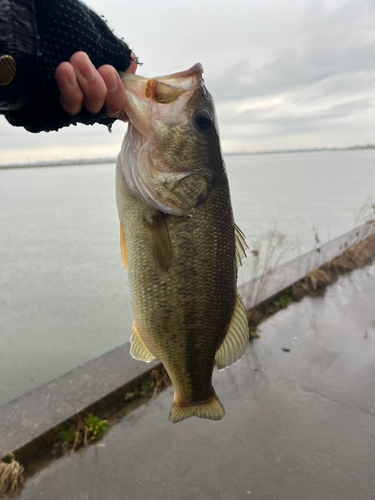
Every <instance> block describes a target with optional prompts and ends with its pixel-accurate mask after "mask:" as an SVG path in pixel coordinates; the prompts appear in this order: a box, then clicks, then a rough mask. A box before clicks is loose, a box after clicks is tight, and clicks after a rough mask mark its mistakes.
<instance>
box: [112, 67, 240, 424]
mask: <svg viewBox="0 0 375 500" xmlns="http://www.w3.org/2000/svg"><path fill="white" fill-rule="evenodd" d="M123 82H124V86H125V89H126V91H127V96H128V105H127V107H125V111H126V112H127V114H128V116H129V118H130V122H131V123H130V124H129V129H128V132H127V135H126V136H125V139H124V142H123V146H122V150H121V152H120V154H119V157H118V161H117V169H116V200H117V207H118V213H119V218H120V223H121V224H120V231H121V251H122V257H123V263H124V266H125V267H126V268H127V272H128V274H129V284H130V291H131V304H132V308H133V314H134V323H133V329H132V337H131V354H132V356H133V357H134V358H136V359H140V360H143V361H146V362H148V361H151V360H152V359H154V358H157V359H158V360H160V361H161V362H162V363H163V364H164V366H165V368H166V370H167V372H168V374H169V376H170V378H171V380H172V383H173V386H174V389H175V395H174V404H173V406H172V410H171V414H170V420H171V421H172V422H178V421H180V420H183V419H185V418H188V417H190V416H198V417H202V418H210V419H213V420H219V419H220V418H222V417H223V415H224V410H223V407H222V405H221V403H220V401H219V399H218V397H217V396H216V394H215V391H214V389H213V387H212V372H213V368H214V365H215V363H216V365H217V366H218V368H219V369H222V368H224V367H225V366H229V365H230V364H232V363H233V362H235V361H237V360H238V359H239V358H240V357H241V356H242V355H243V354H244V352H245V350H246V346H247V342H248V326H247V318H246V311H245V308H244V306H243V304H242V301H241V298H240V296H239V294H238V292H237V288H236V281H237V266H238V265H239V264H240V261H241V258H242V257H243V256H244V255H245V249H246V248H247V246H246V243H245V240H244V236H243V234H242V233H241V231H240V230H239V229H238V228H237V227H236V226H235V224H234V221H233V215H232V207H231V202H230V195H229V186H228V179H227V175H226V172H225V166H224V162H223V160H222V157H221V151H220V143H219V138H218V134H217V125H216V120H215V114H214V109H213V102H212V98H211V96H210V95H209V94H208V92H207V90H206V89H205V87H204V85H203V80H202V68H201V66H200V65H196V66H194V67H193V68H192V69H191V70H188V71H186V72H183V73H178V74H176V75H170V76H167V77H160V78H157V79H152V80H147V79H145V78H142V77H135V76H133V75H132V76H130V77H124V78H123ZM168 108H169V110H168ZM150 109H151V111H150ZM142 120H143V121H142ZM201 129H202V130H201Z"/></svg>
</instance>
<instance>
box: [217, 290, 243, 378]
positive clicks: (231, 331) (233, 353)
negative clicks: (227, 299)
mask: <svg viewBox="0 0 375 500" xmlns="http://www.w3.org/2000/svg"><path fill="white" fill-rule="evenodd" d="M248 343H249V325H248V322H247V315H246V309H245V306H244V305H243V303H242V299H241V297H240V294H239V293H238V292H237V299H236V304H235V306H234V310H233V314H232V318H231V320H230V324H229V327H228V330H227V333H226V335H225V337H224V340H223V342H222V344H221V346H220V347H219V349H218V350H217V351H216V355H215V362H216V366H217V367H218V369H219V370H223V369H224V368H225V367H227V366H230V365H232V364H233V363H235V362H236V361H238V360H239V359H240V358H242V356H243V355H244V354H245V351H246V348H247V345H248Z"/></svg>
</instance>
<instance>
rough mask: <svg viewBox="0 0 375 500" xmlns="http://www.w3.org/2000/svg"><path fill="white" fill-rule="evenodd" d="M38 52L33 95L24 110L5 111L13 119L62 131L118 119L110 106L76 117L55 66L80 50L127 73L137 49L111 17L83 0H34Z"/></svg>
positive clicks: (32, 126)
mask: <svg viewBox="0 0 375 500" xmlns="http://www.w3.org/2000/svg"><path fill="white" fill-rule="evenodd" d="M34 3H35V19H36V26H37V35H38V42H39V44H38V54H37V63H36V69H35V77H34V80H33V81H34V84H33V88H32V92H31V95H30V98H29V99H28V100H27V102H26V103H25V104H24V105H22V106H21V107H20V108H19V109H12V110H9V111H7V112H6V113H5V116H6V118H7V120H8V121H9V122H10V123H11V124H12V125H16V126H23V127H24V128H26V130H29V131H30V132H40V131H42V130H43V131H50V130H58V129H59V128H61V127H65V126H68V125H71V124H74V125H75V124H77V123H84V124H87V125H89V124H94V123H102V124H104V125H110V124H111V123H113V121H114V119H112V118H107V117H106V116H105V112H104V109H103V110H102V111H101V112H100V113H98V114H96V115H93V114H91V113H89V112H88V111H87V110H85V109H83V110H82V112H81V113H80V114H78V115H76V116H74V117H71V116H70V115H68V113H66V112H65V111H64V110H63V108H62V106H61V104H60V98H59V96H60V94H59V90H58V87H57V84H56V81H55V76H54V75H55V70H56V68H57V66H58V65H59V64H60V63H61V62H63V61H69V59H70V57H71V56H72V55H73V54H74V53H75V52H77V51H79V50H82V51H84V52H86V53H87V54H88V56H89V57H90V59H91V61H92V62H93V64H94V66H95V67H96V68H98V67H99V66H101V65H103V64H111V65H112V66H114V67H115V68H116V69H117V70H119V71H125V70H126V69H127V68H128V67H129V66H130V64H131V50H130V49H129V47H128V46H127V44H126V43H125V42H123V41H122V40H119V39H118V38H117V37H116V36H115V35H114V34H113V33H112V31H111V30H110V29H109V27H108V26H107V24H106V23H105V21H104V20H103V19H102V18H101V17H99V16H98V15H97V14H96V13H95V12H93V11H92V10H90V9H89V8H88V7H87V6H86V5H84V4H83V3H81V2H80V1H79V0H34Z"/></svg>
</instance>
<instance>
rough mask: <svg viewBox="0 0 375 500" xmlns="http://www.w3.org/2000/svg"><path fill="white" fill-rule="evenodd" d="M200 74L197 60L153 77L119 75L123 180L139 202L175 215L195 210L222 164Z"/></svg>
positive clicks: (211, 105)
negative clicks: (124, 123)
mask: <svg viewBox="0 0 375 500" xmlns="http://www.w3.org/2000/svg"><path fill="white" fill-rule="evenodd" d="M202 73H203V68H202V66H201V65H200V64H199V63H198V64H195V65H194V66H193V67H192V68H190V69H189V70H187V71H182V72H180V73H175V74H172V75H167V76H161V77H156V78H144V77H142V76H138V75H123V76H122V82H123V84H124V88H125V91H126V96H127V103H126V106H125V108H124V111H125V112H126V113H127V115H128V117H129V122H130V123H129V130H128V133H127V136H126V137H125V140H124V143H123V148H122V149H123V152H124V153H123V155H122V156H123V162H122V170H123V174H124V176H125V180H126V181H127V183H128V186H129V187H130V189H131V190H132V191H133V192H134V193H135V194H136V195H137V196H139V197H140V198H141V199H143V201H145V202H146V203H148V204H149V205H151V206H154V207H155V208H158V209H159V210H161V211H163V212H166V213H171V214H174V215H186V214H190V215H191V214H193V213H194V211H195V210H196V208H198V207H199V206H200V205H201V204H202V203H203V202H204V201H205V199H206V198H207V196H208V195H209V193H210V192H211V190H212V189H213V187H214V185H215V182H216V181H217V179H218V176H219V174H220V172H221V170H222V168H223V163H222V159H221V151H220V141H219V135H218V126H217V118H216V113H215V106H214V101H213V99H212V96H211V94H210V93H209V92H208V91H207V89H206V87H205V85H204V82H203V78H202ZM120 155H121V153H120Z"/></svg>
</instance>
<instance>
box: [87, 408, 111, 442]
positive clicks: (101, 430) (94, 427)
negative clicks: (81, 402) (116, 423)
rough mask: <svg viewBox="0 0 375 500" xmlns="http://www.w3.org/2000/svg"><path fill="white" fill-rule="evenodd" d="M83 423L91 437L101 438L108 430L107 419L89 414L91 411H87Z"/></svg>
mask: <svg viewBox="0 0 375 500" xmlns="http://www.w3.org/2000/svg"><path fill="white" fill-rule="evenodd" d="M85 423H86V426H87V428H88V430H89V435H90V438H91V439H99V438H101V437H102V436H103V435H104V434H105V433H106V432H107V430H108V420H101V419H100V418H99V417H96V416H95V415H91V413H89V416H88V417H87V418H86V420H85Z"/></svg>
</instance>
